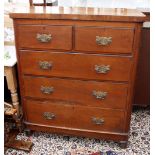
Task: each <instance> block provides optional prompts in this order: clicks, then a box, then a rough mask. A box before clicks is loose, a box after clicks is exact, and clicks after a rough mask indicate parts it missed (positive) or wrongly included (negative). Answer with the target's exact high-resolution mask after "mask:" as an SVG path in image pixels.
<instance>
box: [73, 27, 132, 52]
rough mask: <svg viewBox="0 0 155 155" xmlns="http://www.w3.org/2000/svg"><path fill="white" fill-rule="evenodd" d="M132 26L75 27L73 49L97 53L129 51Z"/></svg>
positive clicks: (130, 49)
mask: <svg viewBox="0 0 155 155" xmlns="http://www.w3.org/2000/svg"><path fill="white" fill-rule="evenodd" d="M133 38H134V28H115V27H113V28H112V27H76V28H75V50H77V51H83V52H92V53H94V52H99V53H131V52H132V47H133Z"/></svg>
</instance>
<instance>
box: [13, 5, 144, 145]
mask: <svg viewBox="0 0 155 155" xmlns="http://www.w3.org/2000/svg"><path fill="white" fill-rule="evenodd" d="M23 10H24V9H23ZM10 16H11V18H13V19H14V29H15V38H16V49H17V57H18V71H19V80H20V90H21V96H22V105H23V112H24V123H25V125H26V127H27V128H29V129H31V130H41V131H51V132H56V133H63V134H73V135H79V136H88V137H95V138H103V139H107V140H115V141H118V142H121V143H122V144H126V142H127V140H128V133H129V129H130V117H131V105H132V96H133V91H134V79H135V73H136V66H137V59H138V50H139V38H140V30H141V25H142V22H143V20H144V17H145V16H144V15H143V14H142V13H140V12H137V11H136V10H127V9H125V10H123V9H97V8H96V9H95V8H61V7H52V8H48V7H46V8H44V9H43V8H41V7H33V8H30V9H29V8H27V10H25V11H24V12H22V11H19V10H18V9H17V10H16V12H14V13H11V14H10Z"/></svg>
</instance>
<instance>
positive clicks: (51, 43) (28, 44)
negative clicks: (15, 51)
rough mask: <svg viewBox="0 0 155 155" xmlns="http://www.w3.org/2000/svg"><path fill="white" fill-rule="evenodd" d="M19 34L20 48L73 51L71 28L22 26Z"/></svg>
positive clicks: (18, 30) (19, 28)
mask: <svg viewBox="0 0 155 155" xmlns="http://www.w3.org/2000/svg"><path fill="white" fill-rule="evenodd" d="M17 32H18V43H19V47H20V48H36V49H63V50H71V49H72V27H71V26H49V25H20V26H19V27H18V29H17Z"/></svg>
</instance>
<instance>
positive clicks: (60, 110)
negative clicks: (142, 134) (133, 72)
mask: <svg viewBox="0 0 155 155" xmlns="http://www.w3.org/2000/svg"><path fill="white" fill-rule="evenodd" d="M24 107H25V108H26V116H27V121H28V122H30V123H35V124H38V125H39V124H41V125H48V126H57V127H68V128H77V129H87V130H98V131H109V132H110V131H111V132H122V131H123V128H124V125H125V121H124V118H125V113H124V111H120V110H112V109H109V110H108V109H107V110H105V109H99V108H91V107H81V106H71V105H62V104H61V103H60V104H57V103H55V102H47V101H45V102H41V101H35V100H32V101H31V100H26V102H25V105H24Z"/></svg>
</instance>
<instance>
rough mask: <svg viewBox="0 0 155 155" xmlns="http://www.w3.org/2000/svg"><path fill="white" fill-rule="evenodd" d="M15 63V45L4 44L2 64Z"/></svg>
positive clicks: (10, 64) (9, 65) (11, 64)
mask: <svg viewBox="0 0 155 155" xmlns="http://www.w3.org/2000/svg"><path fill="white" fill-rule="evenodd" d="M16 63H17V58H16V50H15V46H4V66H8V67H12V66H14V65H15V64H16Z"/></svg>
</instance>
